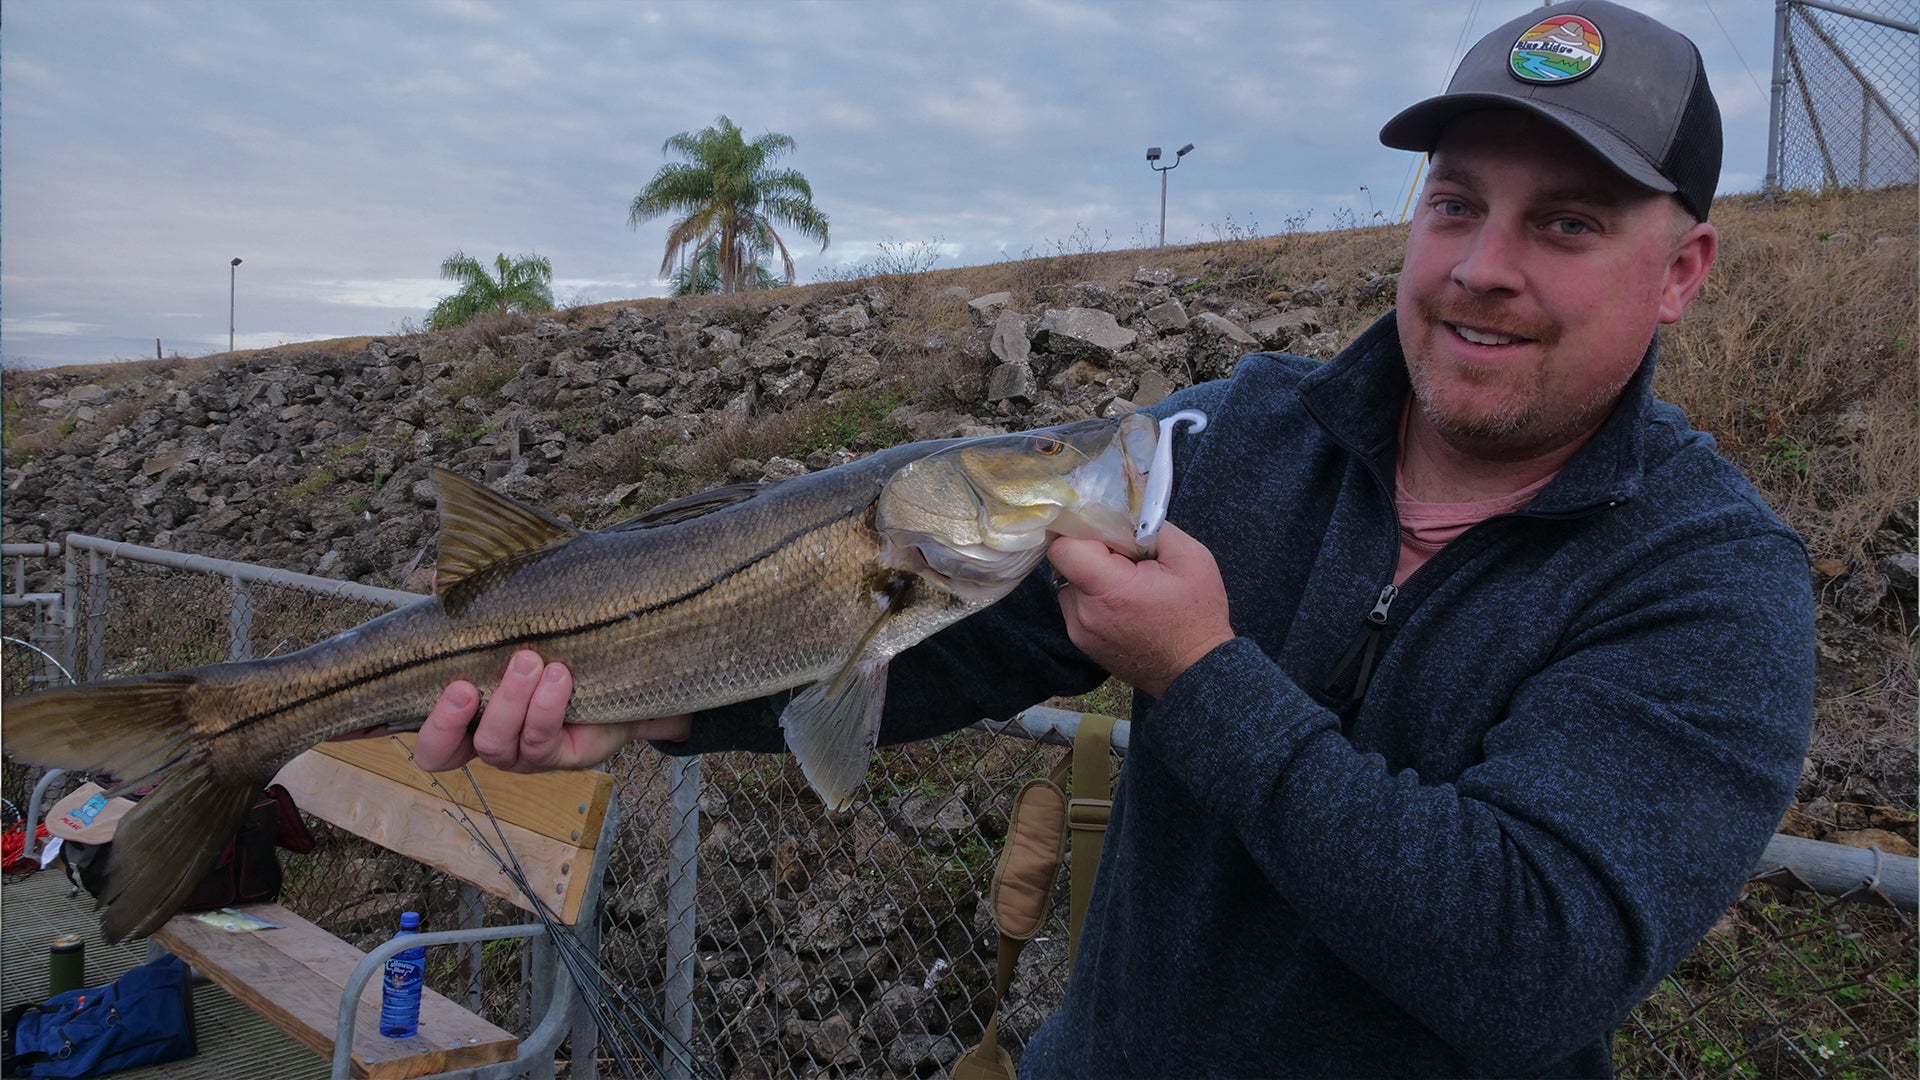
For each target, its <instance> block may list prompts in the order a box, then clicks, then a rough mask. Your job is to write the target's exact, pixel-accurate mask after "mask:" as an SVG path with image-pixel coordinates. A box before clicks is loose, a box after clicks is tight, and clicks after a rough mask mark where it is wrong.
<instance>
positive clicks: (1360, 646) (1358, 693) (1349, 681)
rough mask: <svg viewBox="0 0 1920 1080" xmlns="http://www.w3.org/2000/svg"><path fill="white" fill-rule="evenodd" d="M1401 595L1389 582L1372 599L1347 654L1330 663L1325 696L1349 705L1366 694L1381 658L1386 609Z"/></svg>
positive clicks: (1397, 587) (1398, 587)
mask: <svg viewBox="0 0 1920 1080" xmlns="http://www.w3.org/2000/svg"><path fill="white" fill-rule="evenodd" d="M1399 595H1400V586H1398V585H1395V584H1393V583H1392V582H1388V583H1387V585H1386V587H1385V588H1383V589H1381V590H1380V596H1379V597H1378V598H1377V599H1375V600H1374V602H1373V610H1372V611H1369V612H1367V622H1366V625H1365V626H1362V627H1361V628H1360V634H1359V636H1358V637H1356V638H1354V639H1353V643H1352V644H1351V645H1348V646H1347V651H1346V654H1345V655H1343V656H1342V657H1340V662H1339V663H1337V664H1335V665H1334V666H1333V677H1332V678H1330V679H1328V680H1327V686H1326V690H1325V691H1324V692H1325V693H1326V694H1327V695H1328V696H1330V697H1333V698H1335V699H1336V700H1340V701H1344V702H1346V703H1347V704H1349V705H1353V704H1358V703H1359V701H1360V700H1361V699H1362V698H1364V697H1366V696H1367V683H1368V682H1370V681H1372V679H1373V667H1374V664H1375V663H1376V662H1378V660H1379V659H1380V638H1381V635H1383V634H1384V633H1385V632H1386V629H1387V612H1388V610H1390V609H1391V608H1392V607H1393V600H1394V598H1395V597H1397V596H1399Z"/></svg>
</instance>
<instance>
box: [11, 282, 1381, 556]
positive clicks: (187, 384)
mask: <svg viewBox="0 0 1920 1080" xmlns="http://www.w3.org/2000/svg"><path fill="white" fill-rule="evenodd" d="M1392 284H1393V279H1392V278H1391V276H1380V277H1376V278H1373V279H1371V280H1367V281H1362V282H1360V283H1359V284H1358V286H1357V287H1356V288H1352V289H1348V290H1344V291H1335V290H1333V289H1332V288H1330V287H1329V286H1327V285H1325V284H1324V283H1322V284H1319V285H1317V286H1313V287H1309V288H1306V289H1302V290H1297V291H1296V293H1294V294H1290V295H1289V296H1287V297H1285V298H1279V297H1276V298H1274V299H1276V300H1279V303H1269V302H1265V301H1256V300H1252V299H1238V298H1234V297H1232V296H1230V295H1227V294H1225V293H1223V292H1220V291H1211V292H1206V293H1201V294H1196V293H1195V291H1194V282H1193V281H1191V280H1188V281H1181V280H1178V279H1177V277H1176V274H1175V272H1174V271H1172V270H1166V269H1151V268H1149V269H1142V270H1141V271H1140V272H1139V273H1138V274H1136V275H1135V277H1134V280H1132V281H1129V282H1125V283H1123V284H1121V285H1120V286H1118V287H1109V286H1106V285H1101V284H1095V283H1087V284H1083V285H1077V286H1070V287H1065V288H1059V289H1055V290H1051V294H1050V295H1048V296H1047V297H1045V298H1044V299H1042V300H1041V301H1039V302H1037V303H1036V304H1034V305H1033V306H1032V308H1031V309H1025V310H1022V309H1017V308H1015V307H1014V306H1013V305H1012V303H1011V301H1012V299H1013V298H1012V296H1011V295H1010V294H1009V293H1005V292H1000V293H993V294H988V295H983V296H972V295H967V294H966V292H965V291H964V290H960V289H955V288H951V287H950V288H948V289H946V290H944V291H940V292H937V293H936V292H932V291H931V290H926V289H925V287H924V286H920V287H919V288H920V289H921V290H922V292H921V293H920V294H918V295H915V294H914V293H915V290H914V288H913V287H906V288H902V287H900V286H895V287H891V288H890V287H888V286H886V285H870V286H867V287H865V288H863V289H854V288H851V287H845V286H842V287H840V288H839V289H838V290H834V291H824V290H822V289H821V288H820V287H814V288H811V289H807V290H787V291H786V292H788V293H792V292H803V293H806V294H810V295H807V296H806V297H805V298H804V299H801V298H798V297H796V301H797V302H790V303H781V302H778V298H780V297H782V296H784V295H785V293H769V294H764V295H765V297H766V300H765V301H764V306H762V307H760V308H758V309H753V308H746V307H742V306H739V305H737V304H736V305H725V304H722V303H718V302H716V301H717V300H718V298H706V300H705V302H703V301H701V300H694V301H677V302H659V301H654V302H640V303H636V304H634V305H632V306H628V307H624V308H619V309H615V310H609V311H597V312H594V313H593V315H595V316H598V317H587V318H579V317H576V318H571V319H568V318H564V317H553V318H547V319H543V320H540V321H537V322H524V323H518V324H516V323H509V324H507V325H506V326H504V327H502V326H500V325H498V324H496V325H495V326H494V327H492V328H486V329H482V330H478V331H468V332H465V333H462V332H454V333H451V334H442V335H416V336H413V337H406V338H388V339H373V340H372V341H370V342H368V343H367V344H366V345H365V346H364V348H362V349H360V350H359V351H358V352H357V353H354V354H348V355H340V354H335V353H332V352H328V351H323V350H320V349H312V348H307V349H302V348H299V347H290V348H285V349H278V350H268V351H264V352H261V353H258V354H254V355H251V356H247V357H244V358H241V359H238V360H236V361H234V362H232V363H229V364H223V365H203V364H192V363H188V364H182V365H180V366H179V367H177V368H175V369H173V370H156V371H150V372H147V373H145V374H141V375H138V376H137V377H133V378H127V379H118V380H116V379H111V378H102V377H100V376H99V375H98V374H97V373H95V374H93V375H91V376H86V375H77V374H72V373H63V372H61V371H58V370H54V371H49V372H32V373H15V374H11V375H10V376H9V380H8V386H7V394H8V397H9V400H10V403H11V405H12V408H11V409H10V412H9V423H10V424H14V425H24V426H32V427H34V428H35V429H36V435H35V436H34V438H35V439H37V442H38V444H39V445H36V444H35V443H33V442H29V444H28V445H27V446H26V447H25V448H24V449H22V448H21V446H20V445H19V443H18V442H16V444H15V448H14V451H13V453H12V454H11V455H10V457H11V459H12V460H10V463H9V465H8V467H7V469H6V476H5V481H4V486H5V495H6V498H5V503H4V515H5V530H6V536H7V539H8V540H9V541H33V540H42V539H49V540H51V539H58V538H59V537H60V536H62V535H64V534H65V533H68V532H80V533H86V534H89V535H95V536H103V537H107V538H109V539H114V540H124V541H131V542H135V543H141V544H149V545H154V546H160V547H168V548H173V549H176V550H183V551H191V552H196V553H202V554H210V555H218V556H221V557H227V558H238V559H246V560H249V561H254V562H261V563H266V564H269V565H275V566H280V567H284V568H287V569H293V570H300V571H305V572H311V573H317V574H322V575H327V576H333V577H340V578H349V579H357V580H377V581H381V582H383V583H386V584H392V585H406V584H409V582H408V580H407V578H408V574H409V571H410V570H412V571H414V572H415V573H416V574H417V572H418V570H419V567H420V566H421V565H423V559H422V552H423V551H425V552H426V554H427V556H428V557H429V558H430V555H431V551H430V548H431V543H432V531H433V511H432V507H433V503H434V493H433V490H432V486H431V484H430V482H428V479H427V478H428V473H429V469H430V467H431V466H433V465H435V464H438V465H443V466H446V467H449V468H454V469H460V470H464V471H467V472H469V473H470V474H473V475H476V476H484V478H485V479H487V480H488V481H489V482H490V483H492V484H493V485H494V486H495V487H496V488H497V489H499V490H501V491H503V492H506V493H508V494H511V495H513V496H515V497H517V498H520V499H522V500H524V501H528V502H531V503H534V504H538V505H545V506H547V507H548V508H550V509H555V510H557V512H560V513H563V514H568V515H570V516H573V517H574V518H575V519H576V520H581V519H585V522H586V523H592V522H594V521H596V520H602V519H604V518H605V517H607V516H612V515H613V514H615V513H616V512H620V507H621V504H622V503H625V504H627V505H628V508H635V507H633V506H632V504H633V503H635V502H637V501H639V499H640V498H641V497H644V495H645V494H646V492H645V490H643V489H644V488H646V486H647V485H646V483H645V481H647V480H649V479H652V480H653V481H655V482H656V483H658V482H660V481H662V480H667V481H671V480H673V479H674V478H676V477H679V478H685V480H686V482H694V481H709V482H718V481H723V480H726V479H735V480H739V479H759V478H762V477H778V476H780V475H788V474H791V473H793V472H796V471H799V470H801V469H812V468H820V467H825V466H828V465H831V464H835V463H837V462H839V461H842V460H847V459H848V458H849V457H850V456H852V454H854V453H856V452H858V451H860V450H863V449H870V448H872V447H873V446H874V445H877V444H878V441H891V440H890V439H887V438H885V437H886V436H889V435H890V436H891V437H892V438H916V439H917V438H938V437H944V436H948V435H954V434H961V433H978V432H984V431H999V430H1017V429H1020V428H1023V427H1030V426H1039V425H1045V424H1050V423H1055V422H1060V421H1064V420H1069V419H1075V418H1079V417H1084V416H1091V415H1100V414H1108V413H1112V412H1114V411H1116V410H1124V409H1130V408H1132V407H1134V406H1135V405H1144V404H1149V403H1151V402H1153V401H1157V400H1159V399H1160V398H1162V397H1164V396H1166V395H1167V394H1168V393H1171V392H1172V391H1173V390H1174V389H1176V388H1178V387H1180V386H1184V385H1187V384H1189V383H1191V382H1193V381H1196V380H1201V379H1207V378H1213V377H1217V376H1219V375H1222V374H1224V373H1225V372H1227V371H1228V370H1230V369H1231V367H1232V365H1233V361H1234V358H1235V357H1237V356H1239V355H1240V354H1242V353H1245V352H1248V351H1252V350H1256V349H1261V348H1285V349H1292V350H1296V351H1304V352H1307V353H1309V354H1313V355H1320V356H1328V355H1331V354H1332V352H1333V351H1334V350H1335V349H1336V348H1337V347H1338V345H1339V343H1340V341H1341V337H1340V335H1339V334H1338V333H1336V331H1335V330H1334V329H1332V327H1335V326H1343V325H1345V324H1346V323H1349V322H1352V321H1353V320H1354V319H1355V317H1356V313H1357V312H1358V311H1360V309H1362V308H1365V309H1370V310H1371V311H1378V310H1381V309H1384V307H1385V303H1386V301H1387V300H1388V299H1390V297H1391V295H1392ZM902 293H907V294H908V295H907V296H906V297H905V299H907V300H910V301H912V303H911V310H906V311H903V310H902V309H903V307H906V306H907V305H903V304H902V303H901V301H902V299H903V297H902V295H901V294H902ZM569 314H575V315H577V314H578V313H569ZM909 337H910V338H911V340H908V338H909ZM894 402H898V404H896V405H893V407H892V408H889V409H887V410H886V411H885V412H884V413H881V414H878V417H877V418H878V420H879V422H878V423H871V424H869V425H868V427H867V428H859V429H855V428H853V427H851V426H849V425H848V424H847V423H845V422H843V423H842V424H841V426H840V430H841V431H842V433H843V434H844V435H845V439H844V443H843V445H840V446H814V447H812V449H811V450H810V451H809V452H808V453H807V454H805V455H802V456H800V457H789V456H787V455H783V454H769V455H767V458H766V459H765V460H762V459H759V458H754V457H750V456H739V457H735V456H730V455H729V454H728V451H727V449H726V448H725V446H723V445H720V443H721V441H723V440H725V439H727V438H729V437H732V438H735V439H739V438H740V437H741V436H742V434H743V433H746V432H749V431H751V430H752V429H753V428H754V427H755V426H756V425H758V424H761V423H762V422H764V421H765V420H767V419H768V418H770V417H777V416H779V415H781V414H783V413H787V412H790V411H792V410H794V409H796V408H798V407H802V406H810V407H812V408H813V409H814V410H815V411H816V412H817V413H819V414H821V415H823V416H826V417H832V416H833V415H834V412H835V410H836V409H845V410H847V411H848V412H849V414H850V415H853V416H855V417H863V416H864V417H865V418H867V419H869V420H871V419H873V418H874V417H873V415H871V408H872V406H873V405H874V403H881V404H892V403H894ZM862 409H865V410H867V411H866V412H864V413H863V412H862ZM869 428H882V429H884V430H883V431H874V430H869ZM815 441H819V440H817V439H816V440H815ZM794 452H795V453H796V454H798V453H799V452H800V450H799V448H796V449H795V451H794ZM713 461H724V462H726V465H727V469H726V475H724V476H704V477H703V476H698V475H697V474H698V473H700V471H701V470H702V463H703V462H713ZM412 584H414V585H416V586H417V584H418V582H417V581H415V582H412Z"/></svg>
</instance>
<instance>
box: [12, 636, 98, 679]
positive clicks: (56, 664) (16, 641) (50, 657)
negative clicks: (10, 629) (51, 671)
mask: <svg viewBox="0 0 1920 1080" xmlns="http://www.w3.org/2000/svg"><path fill="white" fill-rule="evenodd" d="M0 641H11V642H13V643H14V644H15V645H25V646H26V647H27V648H29V649H32V650H33V651H34V652H37V653H39V654H40V655H41V656H44V657H46V658H47V662H48V663H50V664H52V665H53V666H54V667H57V668H59V669H60V674H62V675H65V676H66V677H67V681H68V682H69V683H77V682H79V681H80V680H78V679H76V678H74V677H73V672H71V671H68V670H67V665H65V664H63V663H61V662H60V660H59V658H58V657H56V656H54V655H53V654H52V653H50V652H48V651H47V650H45V649H43V648H41V647H40V646H38V645H35V644H34V643H33V642H31V641H22V640H20V639H19V638H17V637H0Z"/></svg>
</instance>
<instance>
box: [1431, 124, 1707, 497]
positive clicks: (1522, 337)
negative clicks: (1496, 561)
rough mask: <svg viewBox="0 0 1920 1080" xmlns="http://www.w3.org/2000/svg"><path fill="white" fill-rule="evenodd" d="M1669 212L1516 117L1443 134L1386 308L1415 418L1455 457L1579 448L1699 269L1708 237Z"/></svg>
mask: <svg viewBox="0 0 1920 1080" xmlns="http://www.w3.org/2000/svg"><path fill="white" fill-rule="evenodd" d="M1681 213H1683V212H1682V211H1680V210H1679V209H1678V203H1677V202H1676V201H1675V200H1674V199H1672V198H1671V197H1670V196H1665V195H1659V194H1655V193H1652V192H1649V191H1647V190H1646V189H1644V188H1641V187H1639V186H1637V185H1635V184H1633V183H1631V182H1630V181H1628V180H1626V179H1624V178H1622V177H1620V176H1619V175H1618V174H1616V173H1615V172H1614V171H1613V170H1612V169H1611V167H1609V166H1608V165H1607V164H1606V163H1605V162H1604V161H1602V160H1601V159H1600V158H1599V157H1597V156H1595V155H1594V154H1593V153H1592V152H1591V151H1589V150H1587V149H1586V148H1585V147H1584V146H1582V145H1580V144H1579V143H1578V142H1576V141H1575V140H1574V139H1572V138H1571V137H1570V136H1568V135H1566V134H1564V133H1562V132H1561V131H1560V130H1559V129H1558V128H1556V127H1554V126H1553V125H1551V124H1548V123H1547V122H1545V121H1543V120H1540V119H1538V118H1536V117H1533V116H1531V115H1529V114H1526V113H1521V112H1516V111H1511V110H1509V111H1498V112H1477V113H1469V114H1467V115H1465V116H1462V117H1461V118H1459V119H1458V120H1455V121H1454V122H1453V123H1452V124H1450V125H1448V127H1447V128H1446V130H1445V131H1444V132H1443V133H1442V134H1441V137H1440V142H1439V145H1437V146H1436V147H1435V148H1434V151H1433V160H1432V168H1431V171H1430V172H1429V174H1428V178H1427V182H1426V186H1425V188H1424V189H1423V190H1422V192H1421V197H1420V205H1419V208H1418V210H1417V211H1416V213H1415V215H1414V219H1413V231H1412V233H1411V234H1410V235H1409V237H1408V239H1407V251H1406V261H1405V263H1404V265H1403V266H1402V268H1401V273H1400V285H1399V296H1398V301H1397V303H1398V305H1399V306H1398V312H1397V321H1398V324H1399V330H1400V341H1401V345H1402V347H1403V349H1404V350H1405V353H1406V358H1407V371H1408V374H1409V375H1410V376H1411V378H1412V381H1413V389H1414V396H1415V398H1416V400H1417V401H1418V403H1419V405H1420V407H1421V409H1422V411H1423V413H1424V415H1425V417H1426V418H1427V419H1428V420H1429V421H1431V422H1432V424H1433V425H1434V427H1435V428H1437V429H1438V430H1439V432H1440V433H1441V435H1443V436H1444V437H1445V438H1446V439H1447V440H1448V442H1449V443H1452V444H1453V445H1454V446H1455V447H1456V448H1457V449H1460V450H1462V451H1466V452H1468V453H1471V454H1474V455H1476V456H1481V457H1489V458H1496V459H1501V460H1523V459H1526V458H1531V457H1536V456H1539V455H1543V454H1549V453H1552V452H1553V451H1554V450H1557V449H1560V448H1563V447H1566V446H1568V445H1570V444H1573V443H1576V442H1578V441H1581V440H1584V439H1585V438H1586V437H1587V436H1588V435H1590V434H1592V433H1593V431H1594V430H1596V429H1597V428H1598V427H1599V426H1600V424H1601V423H1602V422H1603V421H1604V420H1605V419H1606V417H1607V415H1608V413H1609V412H1611V411H1612V408H1613V404H1614V401H1615V400H1616V399H1617V398H1618V396H1619V393H1620V390H1621V388H1622V387H1623V386H1625V385H1626V382H1627V380H1628V379H1629V378H1630V377H1631V376H1632V374H1633V372H1634V369H1635V368H1636V367H1638V366H1639V363H1640V358H1641V356H1642V355H1643V354H1644V353H1645V352H1646V348H1647V343H1648V342H1649V341H1650V340H1651V339H1652V337H1653V331H1654V327H1655V326H1656V325H1658V324H1660V323H1668V322H1672V321H1674V320H1675V319H1677V318H1679V317H1680V312H1681V310H1682V309H1684V308H1685V307H1686V303H1687V301H1688V300H1690V299H1691V298H1692V296H1693V294H1694V292H1695V291H1697V290H1698V288H1699V285H1700V282H1701V280H1703V279H1704V278H1705V275H1706V270H1707V267H1708V266H1709V265H1711V263H1712V261H1713V253H1714V244H1715V240H1714V234H1713V229H1712V227H1711V226H1707V225H1692V224H1690V222H1691V219H1690V218H1689V219H1683V220H1680V221H1678V222H1676V214H1681Z"/></svg>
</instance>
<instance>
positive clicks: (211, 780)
mask: <svg viewBox="0 0 1920 1080" xmlns="http://www.w3.org/2000/svg"><path fill="white" fill-rule="evenodd" d="M263 783H265V781H264V780H253V781H250V782H241V783H236V782H233V781H224V780H219V779H216V778H215V777H214V776H213V774H212V772H211V771H210V770H209V769H208V767H207V763H206V761H205V759H204V758H203V759H201V760H197V761H193V762H191V763H189V764H184V765H182V767H180V768H179V769H177V770H176V771H175V772H174V773H173V774H172V775H171V776H169V777H168V782H167V783H165V784H162V785H161V786H160V787H159V788H158V789H156V790H155V791H154V792H153V793H152V794H151V795H148V796H147V797H146V798H144V799H141V800H140V802H139V803H138V804H137V805H136V806H135V807H134V808H133V809H132V810H131V811H129V812H128V814H127V816H126V817H125V818H123V819H122V820H121V822H120V826H119V828H118V829H116V830H115V831H114V836H113V854H112V855H111V856H109V862H108V864H107V887H106V889H105V890H104V895H103V896H102V897H101V898H100V902H101V904H102V905H103V906H105V908H106V911H105V913H103V914H102V915H101V917H100V930H101V933H102V934H103V935H105V937H106V939H107V940H108V941H109V942H119V941H122V940H125V939H126V938H129V937H146V936H147V935H148V934H151V933H153V932H154V931H155V930H158V929H159V928H160V927H161V925H162V924H164V923H165V922H166V921H167V920H168V919H171V918H172V917H173V916H174V914H175V913H176V912H178V911H179V910H180V906H181V905H182V904H184V903H186V902H187V900H188V898H190V897H191V896H192V895H193V891H194V889H195V888H196V887H197V886H198V885H199V884H200V880H201V879H202V878H204V877H206V876H207V871H209V870H211V869H213V864H214V863H215V862H217V861H218V860H219V858H220V853H221V852H222V851H223V850H225V848H226V846H227V842H228V841H229V840H230V839H231V838H232V837H233V836H234V834H236V833H238V832H239V831H240V827H241V825H243V824H245V821H246V816H247V810H248V808H249V807H251V806H252V805H253V804H254V800H255V799H257V798H259V795H260V787H261V785H262V784H263Z"/></svg>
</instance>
